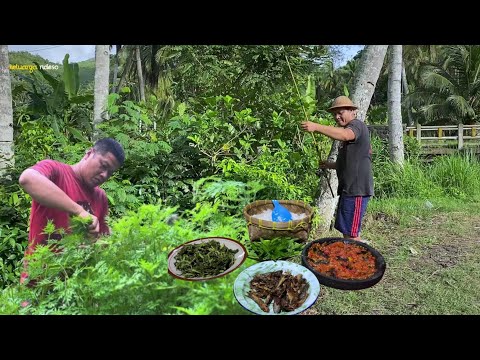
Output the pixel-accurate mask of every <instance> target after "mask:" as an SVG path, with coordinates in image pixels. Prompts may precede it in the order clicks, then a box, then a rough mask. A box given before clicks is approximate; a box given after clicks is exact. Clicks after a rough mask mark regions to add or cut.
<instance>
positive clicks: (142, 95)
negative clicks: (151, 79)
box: [135, 45, 145, 101]
mask: <svg viewBox="0 0 480 360" xmlns="http://www.w3.org/2000/svg"><path fill="white" fill-rule="evenodd" d="M135 52H136V56H137V75H138V87H139V88H140V100H141V101H145V81H143V71H142V60H141V58H140V46H138V45H137V46H135Z"/></svg>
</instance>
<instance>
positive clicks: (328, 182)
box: [283, 47, 335, 198]
mask: <svg viewBox="0 0 480 360" xmlns="http://www.w3.org/2000/svg"><path fill="white" fill-rule="evenodd" d="M283 54H284V55H285V60H287V65H288V69H289V70H290V74H291V75H292V79H293V84H294V85H295V89H296V90H297V95H298V100H300V105H302V109H303V113H304V114H305V119H306V120H308V115H307V111H306V110H305V106H303V101H302V96H301V95H300V91H299V90H298V86H297V82H296V81H295V76H294V75H293V71H292V68H291V66H290V61H288V56H287V52H286V51H285V47H283ZM310 134H311V135H312V139H313V144H314V145H315V149H317V153H318V158H319V159H320V158H321V156H322V154H321V153H320V150H319V149H318V146H317V142H316V140H315V135H313V132H311V133H310ZM319 170H320V171H321V173H322V174H323V176H324V177H325V179H326V180H327V184H328V188H329V189H330V192H331V193H332V198H334V197H335V195H334V193H333V190H332V185H331V184H330V178H329V177H328V174H327V170H326V169H322V168H320V169H319Z"/></svg>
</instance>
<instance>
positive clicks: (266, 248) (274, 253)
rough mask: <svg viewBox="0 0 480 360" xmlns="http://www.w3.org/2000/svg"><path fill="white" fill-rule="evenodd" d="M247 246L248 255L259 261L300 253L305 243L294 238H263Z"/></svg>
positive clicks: (283, 257)
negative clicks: (300, 242)
mask: <svg viewBox="0 0 480 360" xmlns="http://www.w3.org/2000/svg"><path fill="white" fill-rule="evenodd" d="M245 246H246V247H247V250H248V257H249V258H251V259H254V260H258V261H265V260H279V259H288V258H291V257H293V256H296V255H298V254H299V253H300V252H301V251H302V249H303V245H302V244H299V243H298V242H296V240H295V239H293V238H273V239H270V240H266V239H261V240H259V241H252V242H250V243H247V244H246V245H245Z"/></svg>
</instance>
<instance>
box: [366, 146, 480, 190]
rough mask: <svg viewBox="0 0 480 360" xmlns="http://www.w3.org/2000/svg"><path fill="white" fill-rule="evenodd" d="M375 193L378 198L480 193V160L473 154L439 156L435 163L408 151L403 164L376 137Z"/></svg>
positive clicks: (374, 150) (374, 158) (374, 149)
mask: <svg viewBox="0 0 480 360" xmlns="http://www.w3.org/2000/svg"><path fill="white" fill-rule="evenodd" d="M372 148H373V173H374V181H375V195H376V196H377V197H378V198H392V197H397V198H420V199H432V198H438V197H442V196H447V197H450V196H453V197H455V198H458V199H466V198H474V197H478V196H479V195H480V162H479V160H478V159H477V158H476V157H475V156H474V155H472V154H471V153H464V154H455V155H449V156H439V157H437V158H436V159H434V161H433V162H432V163H431V164H427V163H425V162H422V161H421V160H420V158H419V157H418V156H416V155H415V154H412V153H410V152H409V151H408V147H407V146H406V150H407V151H406V160H405V162H404V164H403V166H399V165H396V164H393V163H392V162H391V161H390V159H389V158H388V144H387V143H386V142H384V141H382V140H380V139H378V138H373V139H372Z"/></svg>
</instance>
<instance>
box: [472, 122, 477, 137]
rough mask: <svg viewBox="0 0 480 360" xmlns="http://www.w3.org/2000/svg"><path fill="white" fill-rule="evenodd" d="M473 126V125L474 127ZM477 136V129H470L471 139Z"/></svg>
mask: <svg viewBox="0 0 480 360" xmlns="http://www.w3.org/2000/svg"><path fill="white" fill-rule="evenodd" d="M474 126H475V125H474ZM475 136H477V128H476V127H472V137H475Z"/></svg>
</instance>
